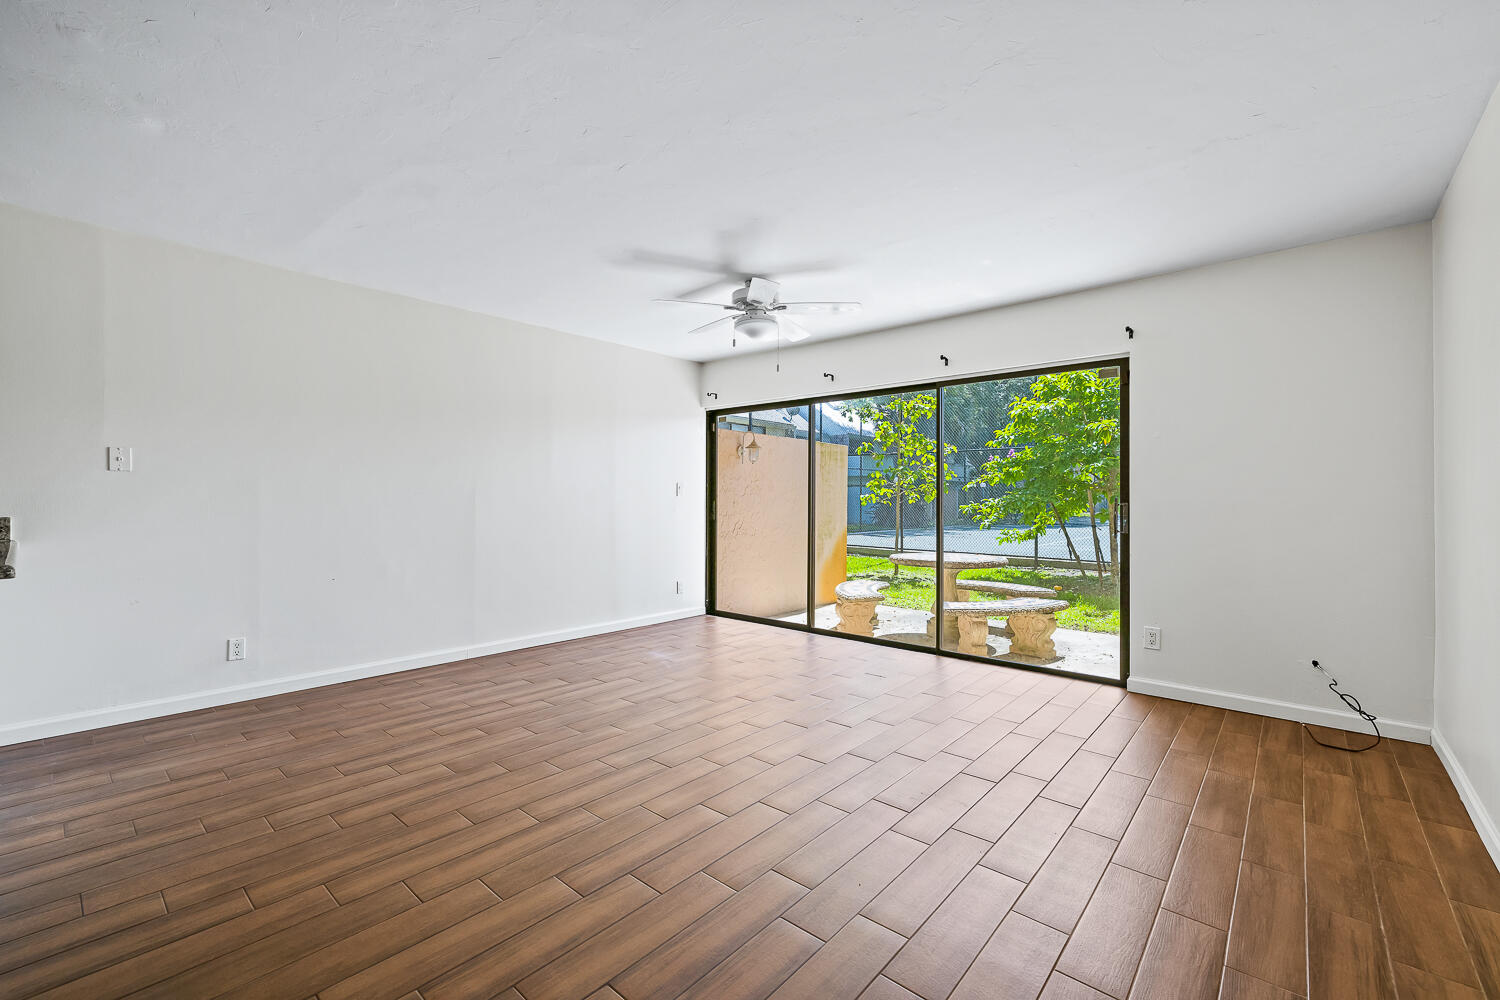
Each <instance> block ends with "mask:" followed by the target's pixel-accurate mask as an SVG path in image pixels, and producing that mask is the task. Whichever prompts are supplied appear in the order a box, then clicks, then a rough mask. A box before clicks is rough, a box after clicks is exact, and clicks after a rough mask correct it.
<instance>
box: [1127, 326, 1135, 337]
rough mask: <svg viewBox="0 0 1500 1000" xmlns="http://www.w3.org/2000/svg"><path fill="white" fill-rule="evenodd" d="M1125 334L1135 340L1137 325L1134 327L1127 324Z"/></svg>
mask: <svg viewBox="0 0 1500 1000" xmlns="http://www.w3.org/2000/svg"><path fill="white" fill-rule="evenodd" d="M1125 336H1126V338H1127V339H1129V340H1134V339H1135V327H1133V326H1127V327H1126V328H1125Z"/></svg>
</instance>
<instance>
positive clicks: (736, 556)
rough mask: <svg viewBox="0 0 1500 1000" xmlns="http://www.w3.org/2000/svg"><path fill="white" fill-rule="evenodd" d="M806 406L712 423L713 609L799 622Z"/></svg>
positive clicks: (803, 587) (727, 416) (803, 590)
mask: <svg viewBox="0 0 1500 1000" xmlns="http://www.w3.org/2000/svg"><path fill="white" fill-rule="evenodd" d="M807 415H808V408H807V407H806V406H786V407H778V408H775V409H764V410H753V411H745V412H740V413H722V414H719V415H718V417H717V418H716V420H715V422H714V447H713V453H714V468H713V472H714V477H715V484H716V490H715V492H714V494H713V496H714V526H713V528H714V552H715V556H716V559H715V567H714V569H715V572H714V590H713V600H714V607H715V608H716V609H717V610H720V611H728V612H732V613H734V614H740V615H748V616H750V617H753V618H768V619H775V620H778V621H787V622H801V623H806V621H807V552H808V549H807V518H808V513H809V509H808V493H807V456H808V422H807V421H808V417H807Z"/></svg>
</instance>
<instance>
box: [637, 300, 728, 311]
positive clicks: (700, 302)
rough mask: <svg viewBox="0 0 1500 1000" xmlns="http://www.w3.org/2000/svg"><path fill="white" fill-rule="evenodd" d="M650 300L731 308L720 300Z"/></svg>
mask: <svg viewBox="0 0 1500 1000" xmlns="http://www.w3.org/2000/svg"><path fill="white" fill-rule="evenodd" d="M651 301H652V302H680V303H682V304H683V305H685V306H713V307H714V308H715V309H733V308H734V306H726V305H725V304H724V303H722V302H704V301H703V300H702V299H652V300H651Z"/></svg>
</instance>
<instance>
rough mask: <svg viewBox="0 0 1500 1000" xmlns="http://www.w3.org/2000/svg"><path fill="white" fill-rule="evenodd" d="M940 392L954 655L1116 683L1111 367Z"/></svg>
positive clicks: (1117, 465)
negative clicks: (964, 607) (955, 606)
mask: <svg viewBox="0 0 1500 1000" xmlns="http://www.w3.org/2000/svg"><path fill="white" fill-rule="evenodd" d="M941 391H942V393H943V445H944V466H945V473H944V474H945V502H944V507H943V550H944V553H945V557H944V558H945V562H946V563H947V564H948V567H949V568H950V570H951V569H952V568H953V567H954V566H955V565H964V566H967V567H969V568H966V569H964V570H963V571H961V572H957V573H956V574H955V575H956V580H955V584H954V587H955V590H956V600H957V601H958V602H961V603H971V604H978V603H979V602H985V603H986V604H987V605H988V606H987V607H986V608H984V609H983V610H980V609H979V608H975V609H974V610H973V611H970V612H963V611H960V612H959V613H957V614H956V615H950V616H949V617H950V618H953V619H956V621H954V623H953V624H954V626H956V628H955V631H956V632H957V633H958V634H957V637H956V638H957V641H956V643H955V644H954V646H953V647H950V648H955V649H957V650H958V651H959V652H965V653H971V654H974V655H980V656H991V657H995V658H997V659H1002V660H1006V661H1009V662H1014V663H1018V664H1025V665H1033V666H1047V667H1051V668H1053V669H1058V670H1066V671H1069V672H1071V673H1079V674H1090V675H1093V676H1097V677H1107V678H1109V679H1112V680H1114V679H1119V678H1120V677H1121V665H1122V662H1123V660H1122V657H1121V649H1120V610H1121V601H1120V593H1121V589H1120V578H1121V565H1122V561H1123V559H1122V557H1123V553H1122V546H1121V538H1120V535H1119V533H1118V531H1117V527H1118V518H1117V516H1116V515H1117V512H1118V502H1119V498H1120V495H1121V489H1122V480H1121V442H1122V437H1121V431H1120V428H1121V379H1120V369H1119V368H1118V367H1105V368H1089V369H1079V370H1074V371H1065V372H1053V373H1050V374H1045V375H1026V376H1019V377H1012V378H998V379H991V380H987V381H981V382H968V383H962V384H958V385H951V386H946V387H944V388H943V389H942V390H941Z"/></svg>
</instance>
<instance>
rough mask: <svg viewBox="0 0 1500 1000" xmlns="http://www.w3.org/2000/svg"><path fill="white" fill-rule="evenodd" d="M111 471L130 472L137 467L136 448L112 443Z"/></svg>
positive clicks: (110, 452)
mask: <svg viewBox="0 0 1500 1000" xmlns="http://www.w3.org/2000/svg"><path fill="white" fill-rule="evenodd" d="M108 457H109V465H108V468H109V471H110V472H130V471H131V470H132V469H134V468H135V449H133V448H122V447H120V446H119V445H111V446H110V448H109V456H108Z"/></svg>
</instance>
